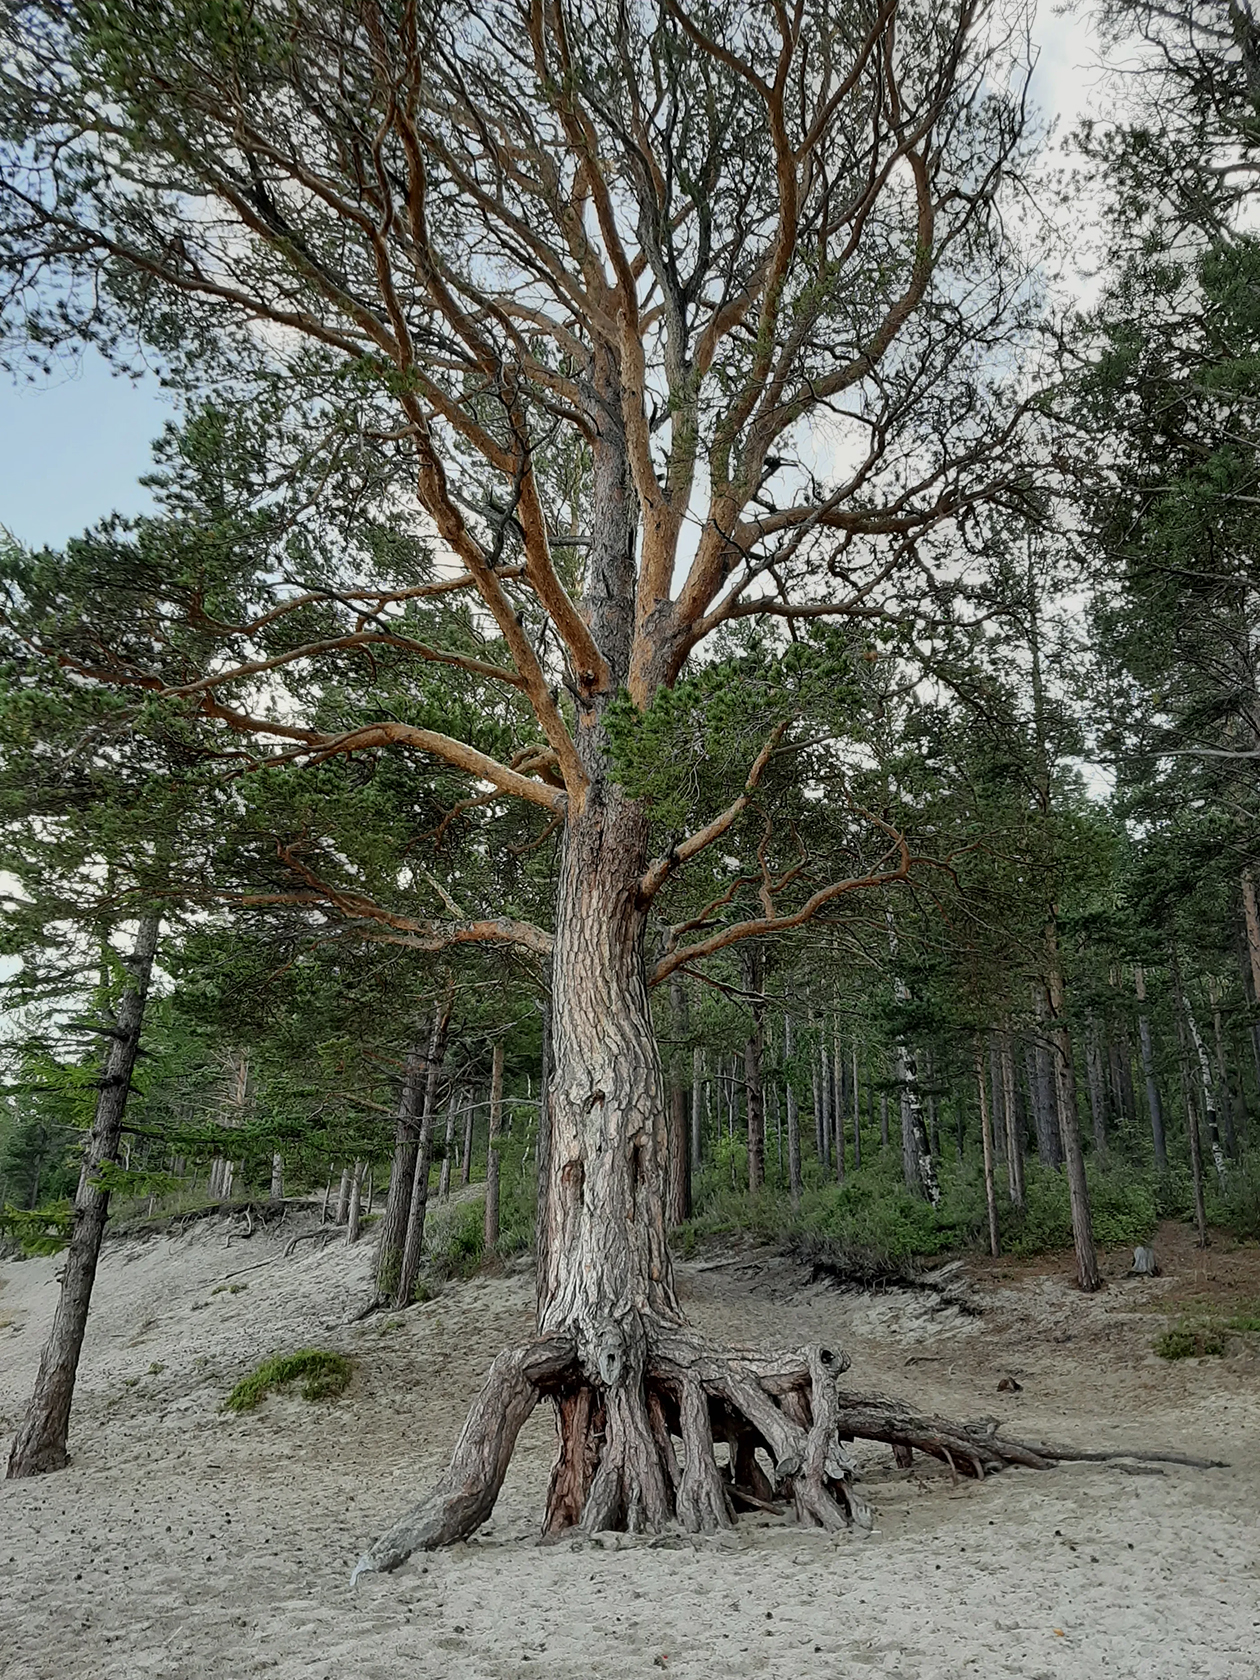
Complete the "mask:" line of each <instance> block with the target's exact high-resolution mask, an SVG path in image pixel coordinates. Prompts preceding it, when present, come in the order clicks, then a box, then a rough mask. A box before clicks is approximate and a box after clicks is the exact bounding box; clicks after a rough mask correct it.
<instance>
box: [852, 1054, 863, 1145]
mask: <svg viewBox="0 0 1260 1680" xmlns="http://www.w3.org/2000/svg"><path fill="white" fill-rule="evenodd" d="M861 1168H862V1093H861V1088H860V1087H859V1085H858V1045H857V1035H856V1034H854V1038H853V1170H854V1172H860V1171H861Z"/></svg>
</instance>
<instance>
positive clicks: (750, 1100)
mask: <svg viewBox="0 0 1260 1680" xmlns="http://www.w3.org/2000/svg"><path fill="white" fill-rule="evenodd" d="M753 1021H754V1025H753V1030H752V1033H751V1034H750V1035H749V1037H748V1038H746V1039H745V1040H744V1104H745V1107H746V1109H747V1112H748V1188H749V1190H750V1191H752V1193H753V1194H754V1195H755V1194H756V1193H757V1191H758V1190H760V1189H761V1187H762V1185H763V1184H764V1183H765V1181H766V1106H765V1093H764V1092H763V1090H762V1085H761V1037H762V1028H761V1020H760V1017H759V1015H754V1017H753Z"/></svg>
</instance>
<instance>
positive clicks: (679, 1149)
mask: <svg viewBox="0 0 1260 1680" xmlns="http://www.w3.org/2000/svg"><path fill="white" fill-rule="evenodd" d="M669 999H670V1012H671V1015H672V1018H673V1036H674V1047H673V1052H672V1054H671V1056H670V1062H669V1195H668V1206H667V1208H666V1210H665V1217H666V1222H667V1223H668V1224H669V1225H672V1226H677V1225H681V1224H682V1223H683V1221H684V1220H685V1219H689V1218H690V1217H691V1171H690V1168H691V1154H690V1150H689V1148H688V1139H687V1125H688V1100H687V1099H688V1091H687V1079H686V1069H687V1057H686V1050H685V1045H686V1041H687V1038H688V1036H689V1034H690V1022H689V1019H688V1009H687V993H686V991H685V989H684V987H683V984H682V981H681V980H680V979H678V978H677V976H675V977H674V979H673V980H672V981H671V982H670V988H669Z"/></svg>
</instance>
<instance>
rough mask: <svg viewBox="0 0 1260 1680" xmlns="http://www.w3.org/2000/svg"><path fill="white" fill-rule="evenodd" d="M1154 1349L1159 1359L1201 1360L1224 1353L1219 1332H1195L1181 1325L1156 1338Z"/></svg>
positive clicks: (1207, 1329)
mask: <svg viewBox="0 0 1260 1680" xmlns="http://www.w3.org/2000/svg"><path fill="white" fill-rule="evenodd" d="M1154 1347H1155V1352H1156V1353H1157V1354H1158V1355H1159V1357H1160V1358H1161V1359H1201V1358H1202V1357H1203V1356H1204V1355H1205V1354H1209V1353H1224V1352H1225V1338H1224V1336H1223V1335H1222V1334H1221V1332H1220V1331H1219V1330H1215V1329H1212V1328H1210V1327H1209V1328H1204V1329H1197V1330H1196V1329H1192V1328H1191V1327H1190V1326H1189V1325H1184V1324H1183V1325H1179V1326H1177V1327H1176V1328H1175V1329H1173V1330H1165V1331H1164V1333H1163V1335H1162V1336H1156V1338H1155V1343H1154Z"/></svg>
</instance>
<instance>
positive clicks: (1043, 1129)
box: [1033, 984, 1063, 1168]
mask: <svg viewBox="0 0 1260 1680" xmlns="http://www.w3.org/2000/svg"><path fill="white" fill-rule="evenodd" d="M1049 1007H1050V1006H1049V1002H1048V999H1047V995H1046V988H1045V987H1044V986H1043V985H1039V984H1038V985H1034V987H1033V1012H1034V1014H1035V1016H1036V1020H1037V1036H1036V1040H1035V1043H1034V1045H1033V1108H1034V1116H1035V1119H1036V1124H1037V1154H1038V1155H1039V1156H1040V1157H1041V1159H1042V1161H1044V1162H1045V1164H1046V1166H1048V1167H1055V1168H1058V1167H1061V1166H1062V1165H1063V1145H1062V1142H1061V1140H1060V1136H1059V1117H1058V1106H1057V1103H1056V1100H1055V1081H1054V1052H1053V1050H1052V1049H1051V1043H1050V1028H1049Z"/></svg>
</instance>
